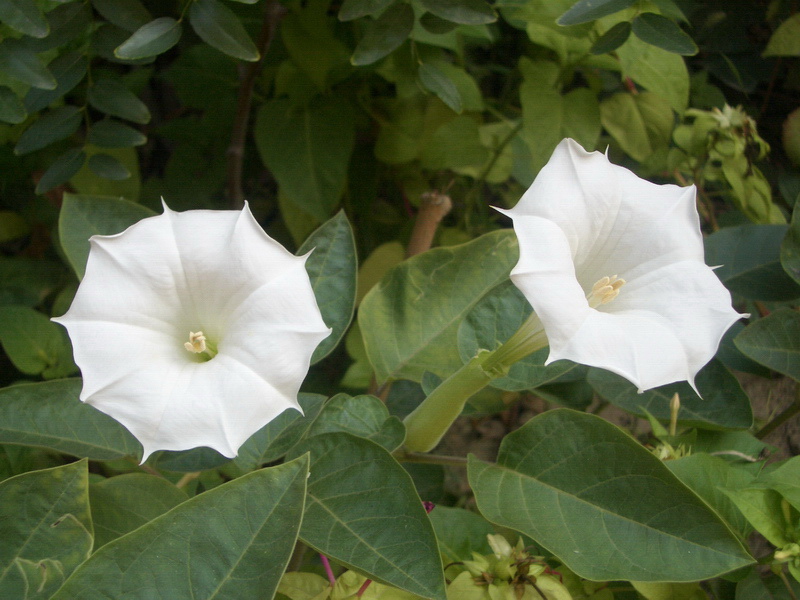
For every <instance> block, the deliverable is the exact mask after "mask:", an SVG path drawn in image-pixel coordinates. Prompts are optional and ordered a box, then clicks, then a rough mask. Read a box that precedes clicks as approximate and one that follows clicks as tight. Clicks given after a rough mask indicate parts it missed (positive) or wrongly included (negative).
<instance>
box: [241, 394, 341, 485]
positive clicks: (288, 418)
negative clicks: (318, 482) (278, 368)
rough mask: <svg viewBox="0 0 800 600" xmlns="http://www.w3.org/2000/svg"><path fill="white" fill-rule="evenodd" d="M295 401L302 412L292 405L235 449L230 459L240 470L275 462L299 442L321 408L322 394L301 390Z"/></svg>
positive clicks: (323, 401) (249, 469)
mask: <svg viewBox="0 0 800 600" xmlns="http://www.w3.org/2000/svg"><path fill="white" fill-rule="evenodd" d="M298 400H299V402H300V406H301V407H302V409H303V413H302V414H301V413H300V412H299V411H297V410H295V409H292V408H289V409H286V410H285V411H283V412H282V413H281V414H280V415H278V416H277V417H276V418H275V419H273V420H272V421H270V422H269V423H267V424H266V425H265V426H264V427H262V428H261V429H259V430H258V431H257V432H256V433H254V434H253V435H252V436H250V438H249V439H248V440H247V441H246V442H245V443H244V444H243V445H242V447H241V448H239V454H238V456H237V457H236V458H235V459H234V462H235V463H236V465H237V466H238V467H239V468H240V469H242V470H245V471H252V470H253V469H257V468H258V467H260V466H261V465H265V464H267V463H271V462H273V461H276V460H278V459H279V458H282V457H283V456H284V455H285V454H286V453H287V452H288V451H289V449H291V447H292V446H294V445H295V444H296V443H297V442H299V441H300V438H302V437H303V436H304V435H305V433H306V431H308V428H309V427H311V424H312V423H313V422H314V420H315V419H316V418H317V416H318V415H319V413H320V411H321V410H322V406H323V404H324V403H325V397H324V396H320V395H318V394H305V393H301V394H300V395H299V397H298Z"/></svg>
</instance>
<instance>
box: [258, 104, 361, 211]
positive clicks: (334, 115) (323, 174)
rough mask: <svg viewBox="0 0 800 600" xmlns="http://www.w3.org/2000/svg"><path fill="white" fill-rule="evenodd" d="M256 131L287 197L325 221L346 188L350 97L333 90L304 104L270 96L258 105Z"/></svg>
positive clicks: (261, 150)
mask: <svg viewBox="0 0 800 600" xmlns="http://www.w3.org/2000/svg"><path fill="white" fill-rule="evenodd" d="M254 135H255V140H256V146H257V147H258V150H259V153H260V154H261V159H262V160H263V161H264V164H265V165H266V166H267V168H268V169H269V170H270V171H272V174H273V175H274V176H275V179H277V180H278V184H279V185H280V188H281V192H282V193H284V194H285V195H286V198H287V199H288V200H290V201H291V202H293V203H294V204H296V205H297V206H298V207H299V208H301V209H303V210H305V211H306V212H307V213H309V214H310V215H312V216H313V217H315V218H316V219H318V220H319V221H320V222H324V221H327V220H328V218H329V217H330V213H331V212H332V211H333V209H334V208H335V207H336V205H337V203H338V202H339V197H340V196H341V194H342V191H343V189H344V185H345V181H346V179H347V168H348V164H349V161H350V155H351V154H352V152H353V146H354V143H355V124H354V116H353V108H352V106H351V105H350V103H349V102H347V101H346V100H344V99H342V98H340V97H336V96H330V97H317V98H315V99H314V100H312V101H311V102H309V103H308V104H303V105H297V104H294V103H292V102H291V101H290V100H287V99H283V98H281V99H276V100H271V101H269V102H266V103H265V104H263V105H262V106H261V108H260V109H259V111H258V116H257V118H256V124H255V131H254Z"/></svg>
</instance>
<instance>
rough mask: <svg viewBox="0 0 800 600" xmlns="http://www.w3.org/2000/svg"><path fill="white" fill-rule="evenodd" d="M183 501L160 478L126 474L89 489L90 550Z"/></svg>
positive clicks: (184, 497)
mask: <svg viewBox="0 0 800 600" xmlns="http://www.w3.org/2000/svg"><path fill="white" fill-rule="evenodd" d="M186 500H187V497H186V494H185V493H183V492H182V491H181V490H179V489H178V488H176V487H175V486H174V485H173V484H171V483H170V482H169V481H167V480H166V479H164V478H163V477H155V476H153V475H148V474H147V473H127V474H125V475H119V476H117V477H110V478H108V479H104V480H102V481H99V482H97V483H93V484H91V485H90V486H89V501H90V502H89V503H90V505H91V507H92V522H93V524H94V536H95V537H94V549H95V550H97V549H98V548H100V547H101V546H104V545H106V544H107V543H108V542H110V541H113V540H115V539H117V538H118V537H121V536H123V535H125V534H126V533H129V532H131V531H133V530H134V529H138V528H139V527H141V526H142V525H145V524H146V523H147V522H149V521H152V520H153V519H155V518H156V517H160V516H161V515H163V514H164V513H165V512H167V511H168V510H170V509H172V508H175V507H176V506H178V504H180V503H181V502H185V501H186Z"/></svg>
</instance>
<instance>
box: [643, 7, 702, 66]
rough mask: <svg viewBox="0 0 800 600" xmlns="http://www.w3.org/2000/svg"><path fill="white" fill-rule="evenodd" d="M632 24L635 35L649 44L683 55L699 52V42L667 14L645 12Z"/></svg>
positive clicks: (692, 54)
mask: <svg viewBox="0 0 800 600" xmlns="http://www.w3.org/2000/svg"><path fill="white" fill-rule="evenodd" d="M631 26H632V29H633V33H634V35H636V36H637V37H638V38H639V39H640V40H642V41H644V42H647V43H648V44H652V45H653V46H657V47H659V48H661V49H663V50H666V51H667V52H674V53H675V54H681V55H683V56H694V55H695V54H697V44H695V43H694V41H693V40H692V38H690V37H689V35H688V34H687V33H686V32H685V31H683V30H682V29H681V28H680V27H678V24H677V23H675V22H674V21H672V20H671V19H668V18H667V17H665V16H662V15H659V14H656V13H652V12H644V13H641V14H640V15H638V16H636V17H635V18H634V19H633V22H632V23H631Z"/></svg>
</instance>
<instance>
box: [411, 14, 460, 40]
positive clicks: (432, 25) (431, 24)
mask: <svg viewBox="0 0 800 600" xmlns="http://www.w3.org/2000/svg"><path fill="white" fill-rule="evenodd" d="M419 24H420V25H422V26H423V27H424V28H425V30H426V31H430V32H431V33H435V34H437V35H441V34H444V33H450V32H451V31H453V29H455V28H456V27H458V23H453V22H452V21H447V20H445V19H443V18H441V17H437V16H436V15H434V14H433V13H427V12H426V13H425V14H424V15H422V16H421V17H420V18H419Z"/></svg>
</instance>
